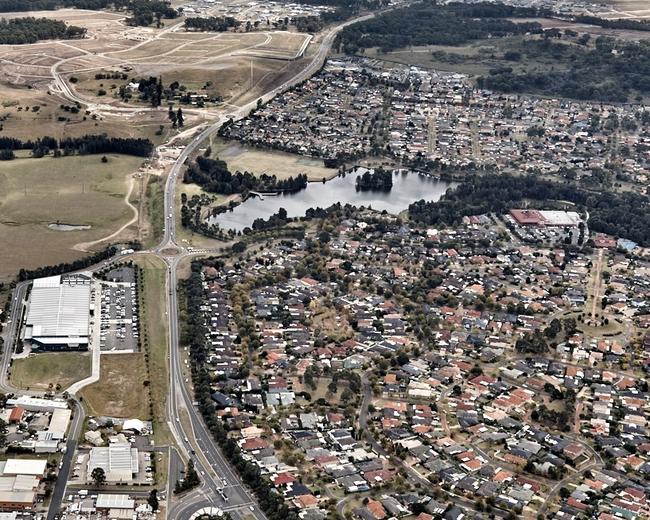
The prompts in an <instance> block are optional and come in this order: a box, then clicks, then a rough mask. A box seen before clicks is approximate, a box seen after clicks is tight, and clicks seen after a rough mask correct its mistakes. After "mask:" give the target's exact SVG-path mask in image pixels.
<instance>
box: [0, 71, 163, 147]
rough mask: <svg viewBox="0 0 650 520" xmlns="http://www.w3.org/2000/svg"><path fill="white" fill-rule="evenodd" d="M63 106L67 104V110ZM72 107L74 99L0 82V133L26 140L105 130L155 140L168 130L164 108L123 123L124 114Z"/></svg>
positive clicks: (5, 77)
mask: <svg viewBox="0 0 650 520" xmlns="http://www.w3.org/2000/svg"><path fill="white" fill-rule="evenodd" d="M1 71H2V67H1V66H0V72H1ZM93 77H94V75H93ZM3 79H4V80H5V81H9V80H12V79H13V78H12V77H11V76H3ZM64 107H68V110H66V109H65V108H64ZM71 107H74V104H73V103H70V102H69V101H63V100H61V99H58V98H56V97H54V96H49V95H47V94H46V93H45V92H43V91H42V90H40V89H37V88H30V87H29V86H27V85H15V84H8V83H0V128H1V134H2V135H3V136H11V137H16V138H18V139H24V140H27V139H36V138H38V137H43V136H52V137H55V138H57V139H60V138H62V137H79V136H83V135H88V134H100V133H106V134H108V135H113V136H119V137H142V138H147V139H150V140H151V141H153V142H154V143H157V144H158V143H161V142H163V140H165V138H166V136H167V134H168V130H169V128H168V127H169V120H168V118H167V112H166V111H165V110H160V111H157V112H147V113H142V114H137V115H136V116H131V117H128V118H127V122H128V124H125V118H124V116H112V115H109V116H103V117H101V118H98V119H93V118H92V117H91V116H90V115H88V114H86V111H85V109H83V108H82V109H80V110H79V112H78V113H76V114H75V113H73V112H71V111H70V108H71ZM161 124H162V125H165V126H166V127H167V129H166V130H167V131H166V132H165V133H163V134H162V135H156V132H157V131H158V130H159V128H160V125H161Z"/></svg>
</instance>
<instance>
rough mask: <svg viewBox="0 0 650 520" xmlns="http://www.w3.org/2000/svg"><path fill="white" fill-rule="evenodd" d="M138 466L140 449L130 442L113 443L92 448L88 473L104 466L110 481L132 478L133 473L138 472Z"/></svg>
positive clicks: (107, 478)
mask: <svg viewBox="0 0 650 520" xmlns="http://www.w3.org/2000/svg"><path fill="white" fill-rule="evenodd" d="M138 467H139V463H138V450H137V449H136V448H131V445H130V444H111V445H109V446H100V447H97V448H92V449H91V450H90V459H89V460H88V473H89V474H90V473H92V470H93V469H95V468H102V469H103V470H104V472H105V473H106V480H108V481H109V482H110V481H121V480H130V479H131V478H132V475H133V473H137V472H138Z"/></svg>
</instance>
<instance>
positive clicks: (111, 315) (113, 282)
mask: <svg viewBox="0 0 650 520" xmlns="http://www.w3.org/2000/svg"><path fill="white" fill-rule="evenodd" d="M101 288H102V290H101V298H100V302H99V303H100V305H101V324H100V326H101V329H100V348H101V350H102V352H137V351H138V349H139V344H140V330H139V318H138V294H137V283H136V281H135V271H134V270H133V268H131V267H120V268H118V269H114V270H112V271H110V272H109V273H108V274H107V276H106V281H104V282H102V284H101Z"/></svg>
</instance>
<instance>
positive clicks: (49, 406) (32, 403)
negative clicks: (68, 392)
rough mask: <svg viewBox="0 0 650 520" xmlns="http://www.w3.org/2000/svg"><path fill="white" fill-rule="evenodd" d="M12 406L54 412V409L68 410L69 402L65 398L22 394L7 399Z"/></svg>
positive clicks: (34, 410)
mask: <svg viewBox="0 0 650 520" xmlns="http://www.w3.org/2000/svg"><path fill="white" fill-rule="evenodd" d="M7 404H8V405H10V406H20V407H21V408H24V409H25V410H29V411H30V412H53V411H54V410H67V409H68V403H67V401H65V400H64V399H46V398H44V397H32V396H30V395H21V396H18V397H12V398H10V399H7Z"/></svg>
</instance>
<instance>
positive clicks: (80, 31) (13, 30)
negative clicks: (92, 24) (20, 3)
mask: <svg viewBox="0 0 650 520" xmlns="http://www.w3.org/2000/svg"><path fill="white" fill-rule="evenodd" d="M85 34H86V29H84V28H83V27H77V26H74V25H69V26H68V25H66V24H65V22H62V21H60V20H50V19H49V18H32V17H27V18H14V19H12V20H7V19H6V18H3V19H2V20H0V45H4V44H10V45H20V44H24V43H35V42H37V41H39V40H72V39H75V38H83V37H84V36H85Z"/></svg>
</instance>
